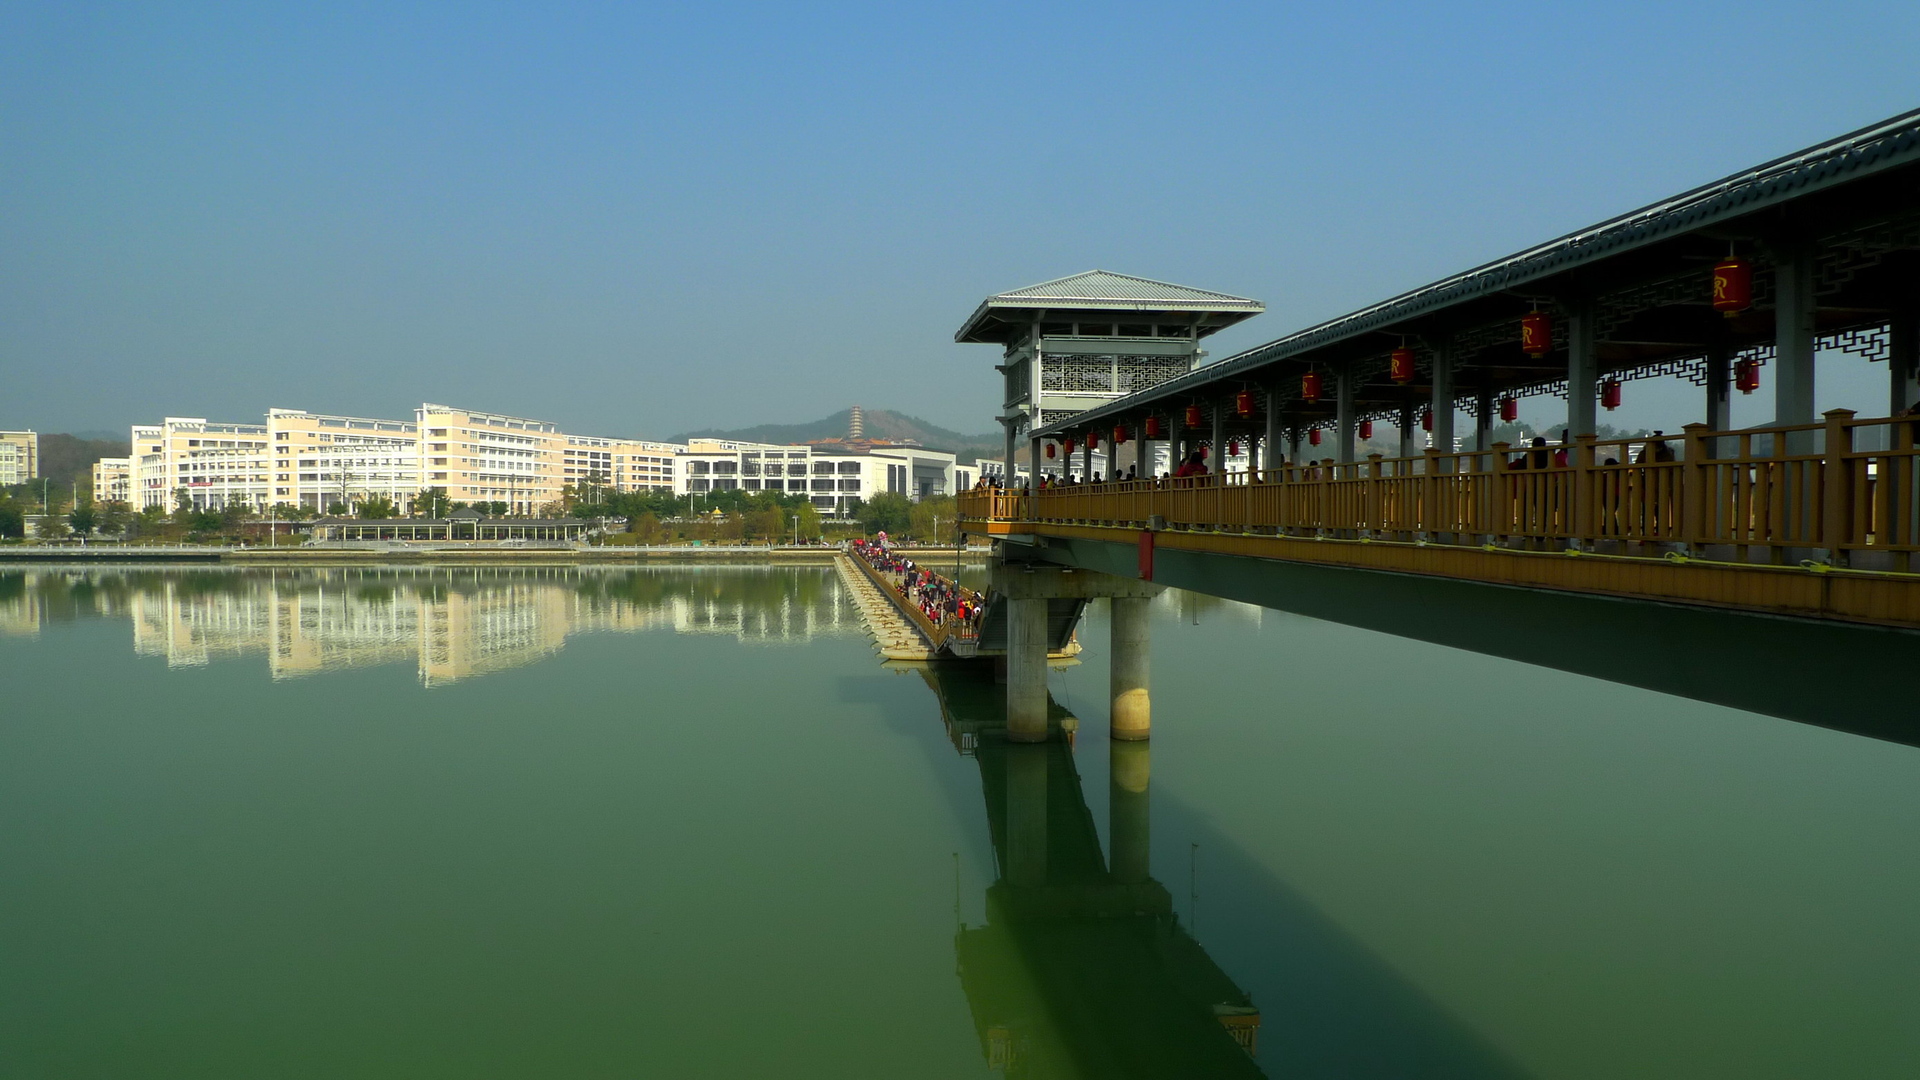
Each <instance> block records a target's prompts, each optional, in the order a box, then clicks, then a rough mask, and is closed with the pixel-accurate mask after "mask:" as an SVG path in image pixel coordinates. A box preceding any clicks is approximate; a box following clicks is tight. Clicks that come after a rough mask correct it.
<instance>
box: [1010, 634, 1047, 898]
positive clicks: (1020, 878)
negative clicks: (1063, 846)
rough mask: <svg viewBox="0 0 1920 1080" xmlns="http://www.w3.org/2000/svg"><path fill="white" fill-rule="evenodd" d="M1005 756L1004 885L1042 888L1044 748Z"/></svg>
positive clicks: (1017, 749)
mask: <svg viewBox="0 0 1920 1080" xmlns="http://www.w3.org/2000/svg"><path fill="white" fill-rule="evenodd" d="M1042 670H1044V668H1043V669H1042ZM1006 755H1007V758H1006V760H1007V865H1006V879H1007V884H1009V885H1020V886H1037V885H1045V884H1046V883H1047V748H1046V747H1044V746H1009V747H1007V748H1006Z"/></svg>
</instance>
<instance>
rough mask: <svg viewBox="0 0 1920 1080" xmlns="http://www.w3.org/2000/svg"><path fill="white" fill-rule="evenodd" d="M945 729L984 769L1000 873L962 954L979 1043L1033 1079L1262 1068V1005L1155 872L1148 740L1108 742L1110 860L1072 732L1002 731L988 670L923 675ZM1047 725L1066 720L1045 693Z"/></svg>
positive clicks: (958, 935) (961, 930)
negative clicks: (1183, 914) (1040, 735)
mask: <svg viewBox="0 0 1920 1080" xmlns="http://www.w3.org/2000/svg"><path fill="white" fill-rule="evenodd" d="M925 674H926V678H927V681H928V683H929V684H930V685H931V686H932V687H933V688H934V691H935V693H936V694H937V695H938V697H939V699H940V704H941V711H942V713H943V716H944V719H945V721H946V725H947V731H948V734H949V735H950V737H951V738H952V739H953V741H954V745H955V746H956V747H958V748H959V749H960V751H961V752H962V753H965V754H970V755H971V756H972V757H974V759H975V760H976V761H978V762H979V766H980V788H981V794H982V796H983V797H984V798H985V800H986V804H987V822H988V829H989V831H990V833H991V835H992V842H993V849H994V855H995V860H994V861H995V866H996V868H997V870H998V879H997V880H996V881H995V882H994V883H993V885H992V886H991V887H989V888H988V889H987V897H986V910H987V921H986V923H985V924H984V925H981V926H966V925H964V924H963V925H961V926H959V927H957V928H956V930H955V933H954V952H955V954H956V958H957V961H958V969H959V975H960V982H961V986H962V988H963V989H964V990H965V992H966V995H967V1004H968V1006H969V1008H970V1009H971V1011H972V1013H973V1021H974V1028H975V1030H976V1032H977V1034H978V1035H979V1038H980V1049H981V1053H982V1055H983V1056H984V1057H985V1058H986V1059H987V1064H988V1066H989V1067H990V1068H992V1069H994V1070H995V1071H1000V1072H1005V1073H1007V1074H1008V1075H1009V1076H1024V1077H1091V1076H1098V1077H1115V1078H1123V1077H1141V1078H1143V1080H1144V1078H1148V1077H1153V1078H1159V1077H1172V1076H1178V1077H1221V1078H1229V1077H1233V1078H1241V1077H1246V1078H1251V1077H1258V1076H1261V1075H1263V1074H1262V1073H1261V1071H1260V1069H1259V1067H1258V1066H1257V1065H1255V1064H1254V1061H1253V1058H1252V1055H1253V1053H1254V1052H1255V1051H1256V1050H1257V1049H1258V1040H1259V1032H1260V1012H1259V1010H1258V1009H1257V1008H1255V1007H1254V1005H1253V1001H1252V999H1251V998H1249V997H1248V995H1247V993H1246V991H1244V990H1242V989H1240V987H1239V986H1238V985H1237V984H1235V983H1234V981H1233V979H1232V978H1231V977H1230V976H1228V975H1227V974H1226V972H1224V971H1222V970H1221V969H1220V966H1219V965H1218V964H1216V963H1215V962H1214V961H1213V958H1212V957H1210V956H1208V955H1207V952H1206V950H1205V949H1204V948H1202V947H1201V945H1200V943H1199V942H1198V941H1195V940H1194V938H1193V937H1192V935H1191V934H1189V933H1188V932H1187V930H1186V928H1185V927H1183V926H1181V925H1180V922H1179V920H1178V919H1177V918H1176V917H1175V916H1174V913H1173V902H1172V898H1171V897H1170V896H1169V895H1168V894H1167V890H1166V888H1165V886H1163V885H1161V884H1160V883H1159V882H1158V881H1156V880H1154V879H1153V877H1152V876H1151V874H1150V873H1149V860H1148V848H1149V836H1150V831H1149V830H1150V820H1149V812H1148V808H1149V804H1148V766H1149V760H1148V755H1149V752H1150V751H1149V744H1148V743H1145V742H1125V741H1113V742H1111V743H1110V744H1109V752H1110V753H1111V755H1112V782H1111V790H1110V815H1111V817H1110V821H1109V829H1108V833H1109V836H1110V839H1111V847H1112V851H1111V856H1110V857H1109V856H1107V855H1104V854H1103V853H1102V851H1101V850H1100V836H1099V832H1098V830H1097V829H1096V828H1095V826H1094V821H1093V816H1092V815H1091V814H1090V813H1089V812H1088V810H1087V804H1086V798H1085V796H1084V794H1083V793H1082V792H1081V788H1080V775H1079V771H1078V769H1077V767H1076V766H1075V764H1074V759H1073V751H1072V749H1071V747H1070V744H1069V743H1068V742H1067V741H1066V740H1065V739H1062V738H1053V739H1050V740H1049V741H1047V742H1042V743H1013V742H1009V741H1007V739H1006V738H1005V737H1004V733H1005V730H1006V704H1005V702H1006V698H1005V694H1004V693H1002V692H1001V690H1000V688H999V687H997V686H996V685H995V684H994V682H993V681H992V679H991V678H987V677H983V676H982V675H981V674H979V673H977V672H972V671H966V670H957V669H956V668H955V667H953V666H951V665H949V666H944V667H941V668H937V669H929V670H927V671H926V673H925ZM1049 708H1050V712H1051V713H1052V714H1053V717H1052V722H1051V723H1050V726H1053V727H1056V728H1058V727H1059V726H1060V725H1061V722H1062V721H1065V720H1067V719H1068V717H1066V716H1065V713H1064V710H1061V709H1060V708H1059V706H1058V705H1056V704H1053V703H1051V702H1049Z"/></svg>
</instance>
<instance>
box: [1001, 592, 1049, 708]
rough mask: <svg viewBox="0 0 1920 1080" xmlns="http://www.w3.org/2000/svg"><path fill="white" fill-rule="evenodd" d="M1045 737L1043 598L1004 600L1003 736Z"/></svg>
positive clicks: (1045, 637)
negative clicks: (1005, 656) (1005, 623)
mask: <svg viewBox="0 0 1920 1080" xmlns="http://www.w3.org/2000/svg"><path fill="white" fill-rule="evenodd" d="M1046 737H1047V601H1046V599H1045V598H1044V597H1035V598H1025V597H1022V598H1018V599H1015V598H1009V599H1008V600H1007V738H1009V739H1011V740H1013V741H1014V742H1043V741H1045V740H1046Z"/></svg>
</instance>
